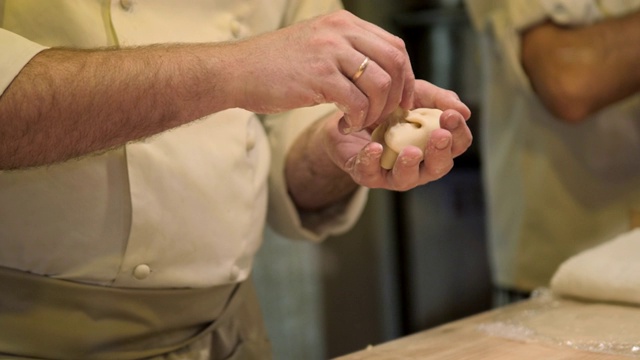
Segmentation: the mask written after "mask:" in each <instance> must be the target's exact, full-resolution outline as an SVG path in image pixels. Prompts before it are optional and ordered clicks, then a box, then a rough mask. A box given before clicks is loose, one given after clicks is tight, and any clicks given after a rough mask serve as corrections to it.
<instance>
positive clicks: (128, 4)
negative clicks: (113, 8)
mask: <svg viewBox="0 0 640 360" xmlns="http://www.w3.org/2000/svg"><path fill="white" fill-rule="evenodd" d="M120 7H121V8H122V10H125V11H129V10H131V8H132V7H133V0H120Z"/></svg>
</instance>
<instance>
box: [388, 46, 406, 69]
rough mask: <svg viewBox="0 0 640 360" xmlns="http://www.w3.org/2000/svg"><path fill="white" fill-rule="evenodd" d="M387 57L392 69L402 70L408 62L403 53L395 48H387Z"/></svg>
mask: <svg viewBox="0 0 640 360" xmlns="http://www.w3.org/2000/svg"><path fill="white" fill-rule="evenodd" d="M387 59H389V62H390V63H391V65H392V66H393V68H394V69H397V71H404V69H405V67H406V66H407V64H408V59H407V57H406V56H405V54H404V53H402V52H400V51H398V49H395V48H389V50H388V53H387Z"/></svg>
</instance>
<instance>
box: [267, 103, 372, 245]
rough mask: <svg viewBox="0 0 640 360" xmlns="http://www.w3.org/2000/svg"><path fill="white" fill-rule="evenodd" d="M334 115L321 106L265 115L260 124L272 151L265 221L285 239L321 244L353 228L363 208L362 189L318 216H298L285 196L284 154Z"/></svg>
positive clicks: (365, 191) (328, 107) (327, 106)
mask: <svg viewBox="0 0 640 360" xmlns="http://www.w3.org/2000/svg"><path fill="white" fill-rule="evenodd" d="M335 111H337V109H336V107H335V106H334V105H330V104H325V105H318V106H314V107H307V108H301V109H296V110H293V111H290V112H286V113H281V114H276V115H268V116H266V117H265V118H264V120H263V122H264V124H265V128H266V129H267V132H268V134H269V142H270V145H271V150H272V163H271V170H270V176H269V208H268V213H267V219H268V222H269V225H270V226H271V227H272V228H273V229H274V230H276V231H277V232H278V233H280V234H282V235H284V236H286V237H288V238H292V239H304V240H312V241H321V240H323V239H325V238H326V237H328V236H330V235H337V234H341V233H344V232H345V231H347V230H349V229H350V228H351V227H352V226H353V225H354V224H355V222H356V221H357V220H358V218H359V216H360V214H361V213H362V210H363V209H364V206H365V204H366V199H367V194H368V189H367V188H364V187H361V188H359V189H358V190H357V191H356V192H355V193H354V195H353V196H351V197H350V198H349V199H348V200H346V201H344V202H341V203H337V204H334V205H333V206H331V207H328V208H326V209H323V210H322V211H318V212H304V213H299V212H298V210H297V208H296V206H295V204H294V203H293V200H292V199H291V197H290V196H289V191H288V188H287V182H286V179H285V171H284V167H285V160H286V155H287V153H288V152H289V150H290V149H291V146H292V145H293V143H294V142H295V140H296V139H297V138H298V136H299V135H300V134H301V133H302V132H303V131H304V130H305V129H306V128H307V127H309V126H310V125H311V124H312V123H313V122H315V121H317V120H319V119H321V118H323V117H326V116H329V115H331V114H332V113H334V112H335ZM310 191H313V189H310Z"/></svg>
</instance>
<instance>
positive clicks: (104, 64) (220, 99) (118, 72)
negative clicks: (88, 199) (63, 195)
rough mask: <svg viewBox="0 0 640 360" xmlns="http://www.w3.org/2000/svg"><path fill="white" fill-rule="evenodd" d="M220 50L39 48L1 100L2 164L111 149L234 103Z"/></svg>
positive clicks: (58, 158) (51, 160)
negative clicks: (222, 86)
mask: <svg viewBox="0 0 640 360" xmlns="http://www.w3.org/2000/svg"><path fill="white" fill-rule="evenodd" d="M217 47H220V46H214V45H208V46H172V47H163V46H153V47H145V48H139V49H129V50H96V51H81V50H65V49H51V50H45V51H43V52H41V53H40V54H38V55H36V56H35V57H34V58H33V59H32V60H31V61H30V62H29V63H28V64H27V66H26V67H25V68H24V69H23V70H22V72H21V73H20V75H19V76H17V77H16V79H15V80H14V82H13V83H12V84H11V85H10V86H9V88H8V89H7V90H6V91H5V92H4V94H3V95H2V97H0V139H2V141H0V154H1V156H0V167H1V168H5V169H6V168H17V167H24V166H35V165H41V164H49V163H54V162H58V161H62V160H66V159H69V158H72V157H76V156H80V155H84V154H88V153H92V152H95V151H100V150H104V149H109V148H112V147H114V146H117V145H122V144H124V143H126V142H128V141H131V140H136V139H140V138H144V137H147V136H150V135H153V134H156V133H159V132H161V131H163V130H166V129H169V128H172V127H175V126H178V125H181V124H184V123H186V122H188V121H191V120H193V119H197V118H199V117H202V116H204V115H206V114H209V113H212V112H215V111H219V110H222V109H224V108H228V107H229V106H230V103H229V101H230V99H228V98H227V94H226V93H225V92H224V91H221V89H219V88H217V87H216V85H215V84H219V83H224V81H225V79H224V76H225V74H226V73H225V72H224V71H220V68H221V67H223V66H224V62H223V61H216V60H215V59H216V58H215V56H216V52H217V51H219V50H218V49H217Z"/></svg>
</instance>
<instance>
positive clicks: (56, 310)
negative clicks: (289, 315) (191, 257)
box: [0, 267, 271, 360]
mask: <svg viewBox="0 0 640 360" xmlns="http://www.w3.org/2000/svg"><path fill="white" fill-rule="evenodd" d="M194 344H196V347H198V348H197V349H194V350H193V351H194V352H198V353H199V354H200V355H202V354H204V356H206V358H207V359H270V358H271V348H270V344H269V342H268V340H267V336H266V331H265V329H264V325H263V323H262V316H261V314H260V308H259V305H258V301H257V297H256V294H255V290H254V288H253V283H252V282H251V280H247V281H245V282H243V283H240V284H233V285H223V286H216V287H212V288H202V289H200V288H199V289H122V288H111V287H105V286H95V285H87V284H81V283H76V282H71V281H65V280H58V279H53V278H49V277H45V276H39V275H34V274H29V273H25V272H22V271H16V270H13V269H8V268H3V267H0V359H61V360H74V359H78V360H80V359H81V360H90V359H96V360H130V359H144V358H151V357H154V359H155V358H157V359H162V358H166V359H192V358H193V359H197V358H198V357H195V356H191V355H190V354H189V352H190V351H191V350H190V347H191V346H193V345H194ZM202 344H206V346H210V349H202V346H203V345H202ZM172 354H173V355H172ZM179 354H183V355H185V356H181V355H180V356H179Z"/></svg>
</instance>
